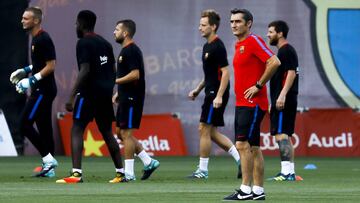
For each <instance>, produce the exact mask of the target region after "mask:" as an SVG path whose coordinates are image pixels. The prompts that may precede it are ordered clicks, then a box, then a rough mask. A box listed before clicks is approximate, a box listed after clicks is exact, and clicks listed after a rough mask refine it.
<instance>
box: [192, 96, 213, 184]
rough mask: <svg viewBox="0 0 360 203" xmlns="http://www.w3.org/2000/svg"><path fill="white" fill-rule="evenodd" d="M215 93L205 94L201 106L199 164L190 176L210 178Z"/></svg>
mask: <svg viewBox="0 0 360 203" xmlns="http://www.w3.org/2000/svg"><path fill="white" fill-rule="evenodd" d="M213 100H214V95H205V98H204V103H203V105H202V106H201V115H200V124H199V127H198V135H199V156H200V157H199V165H198V168H197V170H196V171H195V172H193V173H192V174H191V175H189V176H187V177H188V178H200V179H206V178H208V163H209V156H210V153H211V135H210V134H211V128H212V126H213V121H214V113H215V111H216V109H215V108H214V107H213V104H212V103H213Z"/></svg>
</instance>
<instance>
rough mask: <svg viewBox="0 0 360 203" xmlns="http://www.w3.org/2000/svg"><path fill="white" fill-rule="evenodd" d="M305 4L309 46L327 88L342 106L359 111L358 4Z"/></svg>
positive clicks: (330, 0)
mask: <svg viewBox="0 0 360 203" xmlns="http://www.w3.org/2000/svg"><path fill="white" fill-rule="evenodd" d="M304 1H305V3H306V4H307V5H308V6H309V7H310V9H311V12H312V14H311V16H312V17H311V20H312V21H313V22H312V23H311V25H312V27H311V32H312V33H311V37H312V46H313V50H314V53H315V57H316V61H317V63H316V65H317V68H318V69H319V71H320V73H321V76H322V77H323V80H324V81H325V84H326V86H327V88H328V89H329V91H330V92H331V93H332V95H333V96H334V97H335V98H336V99H337V101H338V102H340V103H341V104H343V105H346V106H349V107H359V106H360V82H359V76H360V60H358V58H359V57H358V56H360V49H358V48H357V47H356V45H359V44H360V38H359V36H360V21H359V20H358V19H360V1H359V0H304Z"/></svg>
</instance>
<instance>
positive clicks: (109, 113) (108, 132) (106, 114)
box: [95, 97, 125, 183]
mask: <svg viewBox="0 0 360 203" xmlns="http://www.w3.org/2000/svg"><path fill="white" fill-rule="evenodd" d="M114 119H115V117H114V110H113V107H112V101H111V97H110V98H108V99H104V100H103V101H101V100H99V101H98V102H97V104H96V110H95V121H96V124H97V126H98V129H99V131H100V133H101V135H102V137H103V140H104V141H105V143H106V146H107V148H108V150H109V152H110V156H111V159H112V161H113V162H114V165H115V173H116V175H115V178H113V179H112V180H110V181H109V182H110V183H119V182H124V181H125V171H124V167H123V164H122V159H121V154H120V148H119V144H118V143H117V141H116V139H115V137H114V135H113V133H112V122H113V121H114Z"/></svg>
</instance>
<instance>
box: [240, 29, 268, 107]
mask: <svg viewBox="0 0 360 203" xmlns="http://www.w3.org/2000/svg"><path fill="white" fill-rule="evenodd" d="M273 55H274V54H273V52H272V51H271V50H270V49H269V48H268V47H267V46H266V44H265V42H264V40H262V39H261V37H259V36H257V35H254V34H250V35H249V36H248V37H247V38H246V39H245V40H243V41H239V42H237V43H236V45H235V54H234V60H233V66H234V75H235V96H236V106H247V107H255V106H256V105H259V107H260V108H261V109H262V110H264V111H266V110H267V109H268V105H269V102H268V98H267V91H266V88H262V89H261V90H260V91H259V92H258V93H257V94H256V95H255V97H253V98H252V99H250V100H247V99H245V94H244V92H245V90H247V89H248V88H250V87H251V86H253V85H255V84H256V82H257V81H258V80H259V79H260V77H261V76H262V75H263V73H264V72H265V68H266V61H267V60H268V59H269V58H270V57H271V56H273Z"/></svg>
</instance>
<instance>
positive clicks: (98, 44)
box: [76, 33, 116, 98]
mask: <svg viewBox="0 0 360 203" xmlns="http://www.w3.org/2000/svg"><path fill="white" fill-rule="evenodd" d="M76 57H77V62H78V67H79V70H80V68H81V64H84V63H88V64H89V65H90V74H89V77H88V78H87V80H86V81H85V82H86V84H82V85H81V87H80V89H79V90H78V91H79V92H80V94H82V95H84V96H86V97H90V98H97V97H98V96H105V97H111V96H112V93H113V88H114V85H115V76H116V73H115V58H114V53H113V49H112V46H111V44H110V43H109V42H108V41H106V40H105V39H104V38H102V37H101V36H100V35H97V34H95V33H87V34H86V35H85V36H84V37H83V38H81V39H79V40H78V42H77V45H76Z"/></svg>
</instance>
